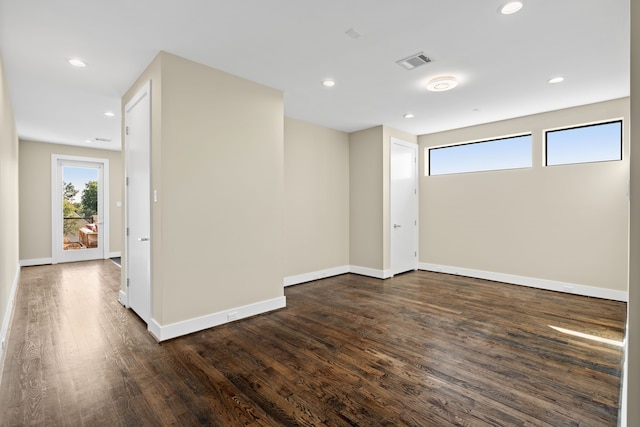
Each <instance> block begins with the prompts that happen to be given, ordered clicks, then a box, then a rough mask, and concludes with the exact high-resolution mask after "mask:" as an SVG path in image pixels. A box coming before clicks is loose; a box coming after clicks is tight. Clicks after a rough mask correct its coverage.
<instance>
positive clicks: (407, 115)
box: [402, 113, 414, 119]
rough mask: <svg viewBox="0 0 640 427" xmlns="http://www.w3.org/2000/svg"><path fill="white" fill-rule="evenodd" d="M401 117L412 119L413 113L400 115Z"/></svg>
mask: <svg viewBox="0 0 640 427" xmlns="http://www.w3.org/2000/svg"><path fill="white" fill-rule="evenodd" d="M402 117H404V118H405V119H413V117H414V115H413V114H411V113H407V114H405V115H404V116H402Z"/></svg>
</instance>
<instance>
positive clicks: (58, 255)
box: [51, 154, 110, 264]
mask: <svg viewBox="0 0 640 427" xmlns="http://www.w3.org/2000/svg"><path fill="white" fill-rule="evenodd" d="M60 162H71V163H74V162H77V163H79V164H81V163H95V164H101V165H102V180H99V182H98V191H99V194H101V196H102V197H101V198H100V197H99V198H98V218H99V219H100V221H101V222H102V224H101V226H100V227H98V230H102V231H99V233H100V234H101V235H102V241H100V238H99V237H98V242H99V244H100V243H102V257H98V258H87V259H78V260H67V259H64V253H63V250H62V238H63V233H62V228H60V227H59V226H60V222H61V221H62V214H61V212H62V175H61V170H60V168H59V167H58V163H60ZM78 167H82V166H81V165H78ZM100 188H101V189H102V191H100ZM100 199H102V201H101V200H100ZM109 222H110V221H109V159H102V158H96V157H82V156H69V155H65V154H52V155H51V263H52V264H58V263H60V262H73V261H88V260H90V259H107V258H108V257H109V253H110V252H109ZM100 234H99V235H100Z"/></svg>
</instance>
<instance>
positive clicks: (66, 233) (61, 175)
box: [51, 154, 109, 264]
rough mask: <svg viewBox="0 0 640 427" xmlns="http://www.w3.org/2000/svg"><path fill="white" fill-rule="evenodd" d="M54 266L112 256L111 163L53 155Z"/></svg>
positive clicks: (52, 237) (52, 225) (52, 232)
mask: <svg viewBox="0 0 640 427" xmlns="http://www.w3.org/2000/svg"><path fill="white" fill-rule="evenodd" d="M51 172H52V176H51V183H52V189H51V212H52V215H51V254H52V262H53V264H57V263H61V262H76V261H87V260H93V259H104V258H105V254H108V253H109V248H108V241H107V239H105V236H108V235H109V233H108V225H109V210H108V196H107V194H108V188H109V186H108V181H109V179H108V178H109V160H108V159H95V158H89V157H76V156H63V155H57V154H54V155H52V156H51Z"/></svg>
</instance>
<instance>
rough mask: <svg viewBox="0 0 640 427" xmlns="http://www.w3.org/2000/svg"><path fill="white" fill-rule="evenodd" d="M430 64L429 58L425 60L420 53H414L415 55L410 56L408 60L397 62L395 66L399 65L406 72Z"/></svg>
mask: <svg viewBox="0 0 640 427" xmlns="http://www.w3.org/2000/svg"><path fill="white" fill-rule="evenodd" d="M429 62H431V60H430V59H429V58H427V57H426V56H425V55H424V54H423V53H422V52H420V53H416V54H415V55H411V56H410V57H408V58H405V59H401V60H400V61H397V62H396V64H398V65H400V66H401V67H403V68H406V69H407V70H413V69H414V68H416V67H419V66H421V65H424V64H428V63H429Z"/></svg>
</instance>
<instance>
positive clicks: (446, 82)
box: [427, 76, 458, 92]
mask: <svg viewBox="0 0 640 427" xmlns="http://www.w3.org/2000/svg"><path fill="white" fill-rule="evenodd" d="M456 86H458V81H457V80H456V78H455V77H451V76H444V77H436V78H435V79H431V81H429V83H428V84H427V89H428V90H430V91H431V92H444V91H446V90H451V89H453V88H454V87H456Z"/></svg>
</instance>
